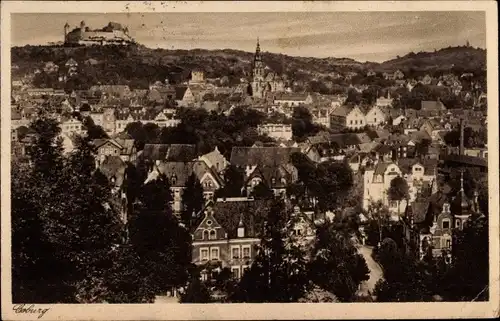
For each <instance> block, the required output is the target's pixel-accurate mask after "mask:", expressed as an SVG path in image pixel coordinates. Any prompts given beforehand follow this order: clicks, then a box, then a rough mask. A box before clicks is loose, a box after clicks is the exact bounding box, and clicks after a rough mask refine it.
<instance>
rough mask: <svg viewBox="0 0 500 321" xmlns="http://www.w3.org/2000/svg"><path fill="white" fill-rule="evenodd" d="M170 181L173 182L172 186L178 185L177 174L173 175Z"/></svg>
mask: <svg viewBox="0 0 500 321" xmlns="http://www.w3.org/2000/svg"><path fill="white" fill-rule="evenodd" d="M170 180H171V181H172V185H175V184H176V183H177V176H176V175H175V174H174V175H172V177H171V178H170Z"/></svg>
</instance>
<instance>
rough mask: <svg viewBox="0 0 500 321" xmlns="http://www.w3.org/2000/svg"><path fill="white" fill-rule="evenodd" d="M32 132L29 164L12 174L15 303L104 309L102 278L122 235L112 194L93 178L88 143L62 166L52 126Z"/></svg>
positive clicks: (39, 124)
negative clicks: (111, 203)
mask: <svg viewBox="0 0 500 321" xmlns="http://www.w3.org/2000/svg"><path fill="white" fill-rule="evenodd" d="M32 128H33V130H34V131H35V133H36V138H35V141H34V143H33V145H32V146H30V148H29V157H30V160H31V163H30V164H28V165H24V166H14V167H13V175H12V220H13V222H12V232H13V235H12V253H13V258H12V260H13V266H12V269H13V270H12V272H13V276H12V279H13V299H14V302H40V303H76V302H102V300H103V297H104V294H105V289H103V288H102V284H101V280H102V271H103V270H105V269H106V268H107V267H108V266H110V263H112V262H111V261H110V260H109V257H110V253H111V251H112V250H113V248H114V247H115V246H116V244H118V243H119V242H120V235H121V232H122V225H121V222H120V221H119V219H118V215H117V213H116V211H115V210H114V209H113V208H112V207H110V206H109V203H108V202H107V201H108V199H109V197H110V190H109V187H108V186H107V185H106V184H102V181H99V180H97V179H96V177H95V175H94V158H93V156H92V153H93V151H92V148H91V146H90V144H89V142H88V140H79V141H78V142H77V149H76V150H75V151H74V152H73V153H72V154H71V155H70V157H69V159H65V158H64V157H62V148H61V144H60V141H58V140H57V139H56V137H57V135H58V131H59V129H58V124H57V123H56V122H55V121H53V120H50V119H45V118H43V117H42V118H40V119H39V120H37V121H35V122H34V123H33V124H32Z"/></svg>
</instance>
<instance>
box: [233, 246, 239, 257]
mask: <svg viewBox="0 0 500 321" xmlns="http://www.w3.org/2000/svg"><path fill="white" fill-rule="evenodd" d="M231 255H232V258H233V259H239V258H240V248H239V246H235V247H232V248H231Z"/></svg>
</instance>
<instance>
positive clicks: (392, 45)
mask: <svg viewBox="0 0 500 321" xmlns="http://www.w3.org/2000/svg"><path fill="white" fill-rule="evenodd" d="M82 20H84V21H85V23H86V25H87V26H89V27H90V28H96V29H97V28H102V27H103V26H105V25H107V24H108V22H110V21H113V22H118V23H121V24H122V25H124V26H128V29H129V34H130V35H131V36H132V37H133V38H135V39H136V41H137V42H139V43H141V44H143V45H145V46H147V47H150V48H166V49H195V48H203V49H238V50H244V51H250V52H253V51H255V44H256V40H257V37H259V39H260V44H261V49H262V51H269V52H274V53H283V54H287V55H291V56H303V57H319V58H324V57H336V58H343V57H347V58H352V59H356V60H358V61H374V62H382V61H385V60H389V59H392V58H395V57H396V56H398V55H400V56H403V55H405V54H407V53H409V52H411V51H413V52H418V51H433V50H434V49H440V48H443V47H448V46H457V45H464V44H465V43H466V42H467V40H468V41H469V42H470V44H471V45H472V46H474V47H481V48H486V18H485V13H484V12H479V11H477V12H472V11H468V12H467V11H453V12H445V11H441V12H429V11H428V12H422V11H420V12H401V11H400V12H283V13H278V12H274V13H257V12H252V13H244V12H238V13H109V14H104V13H103V14H96V13H89V14H85V13H69V14H68V13H22V14H20V13H17V14H12V28H11V35H12V36H11V45H12V46H23V45H26V44H32V45H39V44H47V43H48V42H57V41H62V40H63V37H64V31H63V30H64V29H63V26H64V24H65V23H66V22H68V23H69V25H70V26H71V29H72V28H74V27H76V26H77V25H79V24H80V21H82Z"/></svg>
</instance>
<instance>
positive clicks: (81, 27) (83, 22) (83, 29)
mask: <svg viewBox="0 0 500 321" xmlns="http://www.w3.org/2000/svg"><path fill="white" fill-rule="evenodd" d="M80 29H81V30H82V31H85V21H83V20H82V21H81V22H80Z"/></svg>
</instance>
